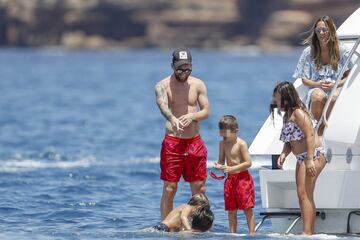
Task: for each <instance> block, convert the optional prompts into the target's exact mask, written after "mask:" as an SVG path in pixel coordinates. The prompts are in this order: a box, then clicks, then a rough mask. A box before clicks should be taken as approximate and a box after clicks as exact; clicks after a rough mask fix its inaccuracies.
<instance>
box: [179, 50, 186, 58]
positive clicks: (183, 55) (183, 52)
mask: <svg viewBox="0 0 360 240" xmlns="http://www.w3.org/2000/svg"><path fill="white" fill-rule="evenodd" d="M179 58H180V59H188V56H187V52H185V51H181V52H179Z"/></svg>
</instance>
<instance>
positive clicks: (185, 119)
mask: <svg viewBox="0 0 360 240" xmlns="http://www.w3.org/2000/svg"><path fill="white" fill-rule="evenodd" d="M194 119H195V113H188V114H185V115H182V116H181V117H179V120H180V122H181V125H182V126H183V127H187V126H189V125H190V123H192V122H193V121H194Z"/></svg>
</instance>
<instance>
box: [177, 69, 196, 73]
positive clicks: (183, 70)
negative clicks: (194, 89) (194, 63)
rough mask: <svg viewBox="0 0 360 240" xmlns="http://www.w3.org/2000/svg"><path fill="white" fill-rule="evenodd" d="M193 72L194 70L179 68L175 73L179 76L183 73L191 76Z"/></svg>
mask: <svg viewBox="0 0 360 240" xmlns="http://www.w3.org/2000/svg"><path fill="white" fill-rule="evenodd" d="M191 71H192V69H190V68H189V69H180V68H178V69H176V70H175V72H176V73H177V74H182V73H186V74H189V73H191Z"/></svg>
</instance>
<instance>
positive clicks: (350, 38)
mask: <svg viewBox="0 0 360 240" xmlns="http://www.w3.org/2000/svg"><path fill="white" fill-rule="evenodd" d="M339 40H340V41H356V42H355V44H354V46H353V47H352V48H351V50H350V53H349V57H348V59H346V61H345V64H344V66H343V67H342V68H341V71H340V74H339V75H338V77H337V79H336V81H335V84H334V86H333V88H332V90H331V92H330V95H329V97H328V99H327V101H326V103H325V106H324V108H323V111H322V114H321V117H320V119H319V122H318V124H317V126H316V130H318V129H319V127H320V126H321V124H322V123H324V125H325V128H326V127H327V117H326V115H327V111H328V108H329V106H330V103H331V99H332V97H333V96H334V94H335V92H336V89H337V87H338V86H339V84H340V81H341V80H342V78H343V75H344V73H345V69H346V67H347V66H348V64H349V62H350V60H351V58H352V57H353V55H354V54H355V53H356V49H357V47H358V46H359V44H360V35H342V36H339ZM340 93H341V89H340Z"/></svg>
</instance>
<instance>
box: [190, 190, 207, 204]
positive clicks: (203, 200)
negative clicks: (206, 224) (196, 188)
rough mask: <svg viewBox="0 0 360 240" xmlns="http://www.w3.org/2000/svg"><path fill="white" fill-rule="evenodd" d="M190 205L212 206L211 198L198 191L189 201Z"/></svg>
mask: <svg viewBox="0 0 360 240" xmlns="http://www.w3.org/2000/svg"><path fill="white" fill-rule="evenodd" d="M187 204H189V205H190V206H206V207H210V203H209V199H208V198H207V197H206V195H205V194H203V193H196V194H194V195H193V196H192V197H191V198H190V200H189V202H188V203H187Z"/></svg>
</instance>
